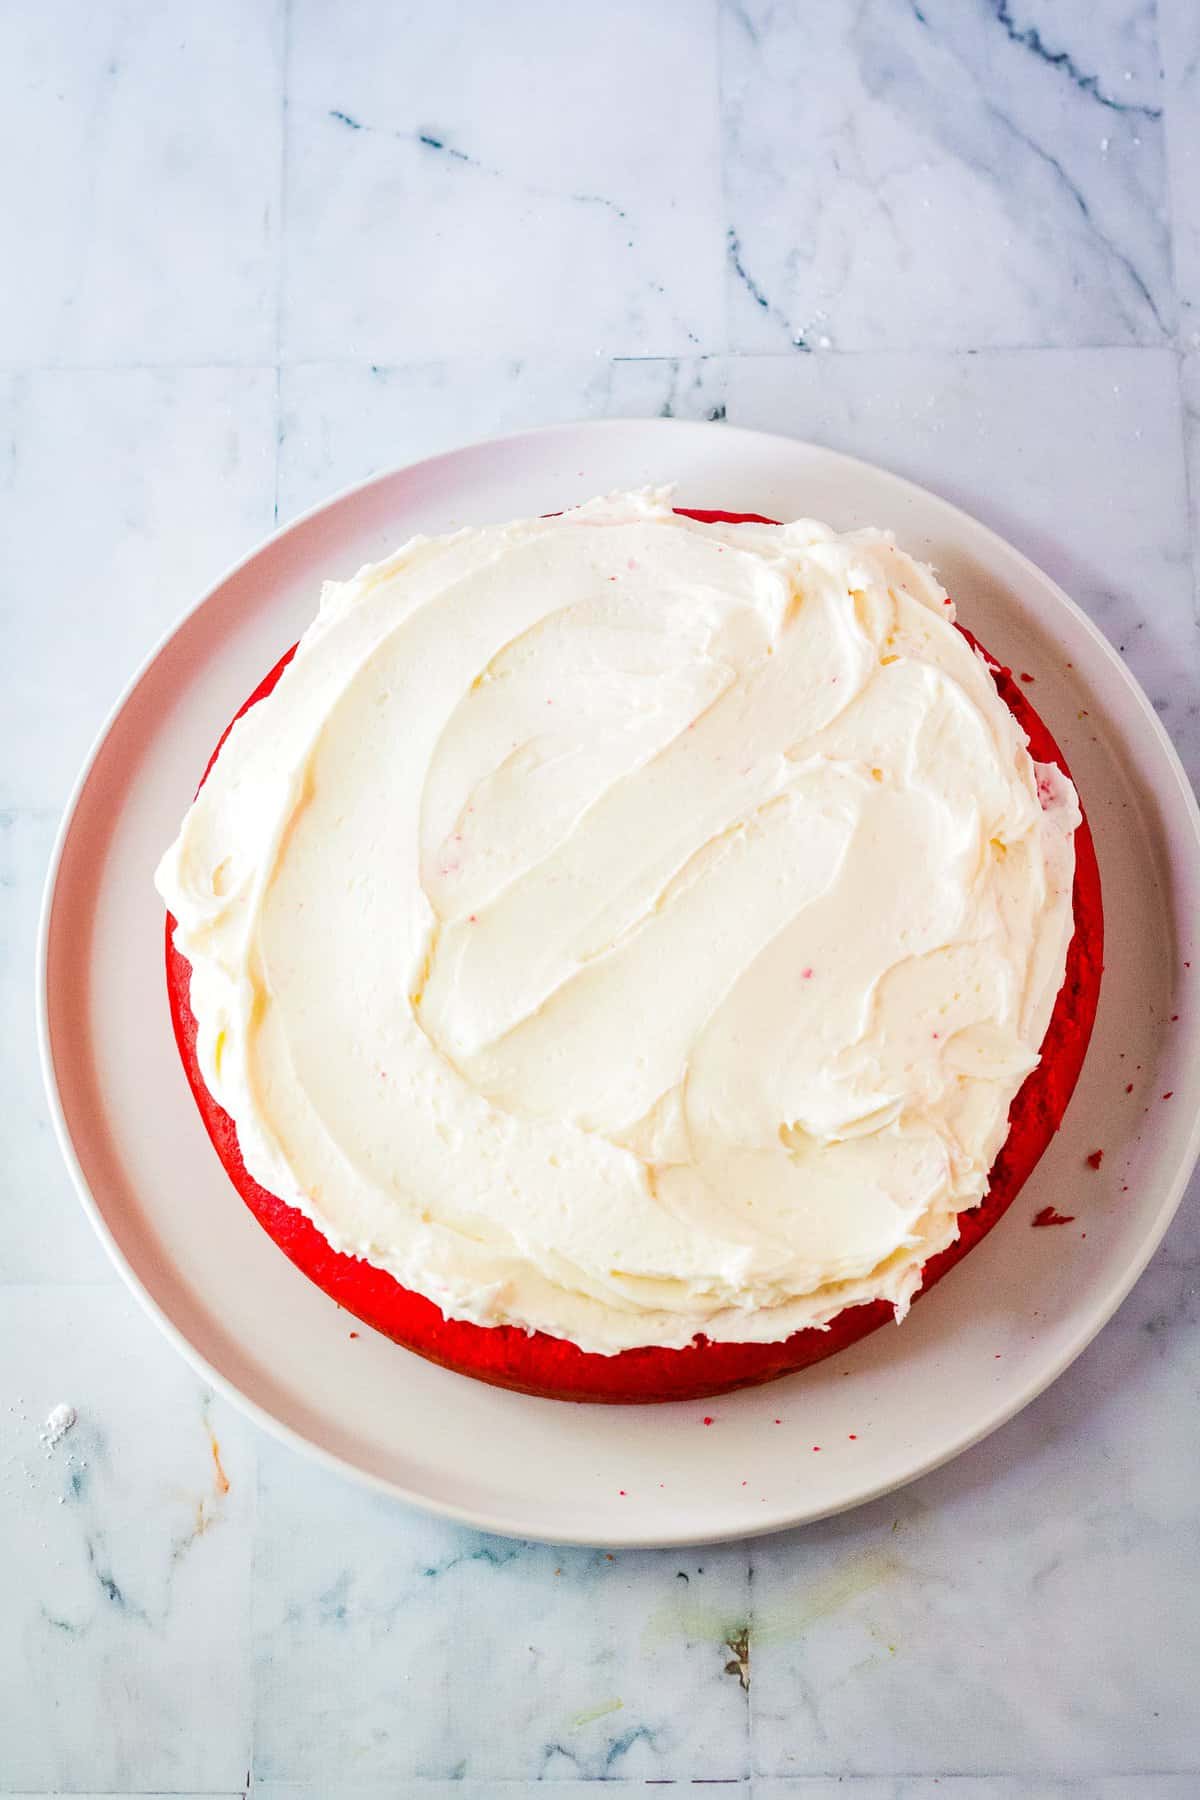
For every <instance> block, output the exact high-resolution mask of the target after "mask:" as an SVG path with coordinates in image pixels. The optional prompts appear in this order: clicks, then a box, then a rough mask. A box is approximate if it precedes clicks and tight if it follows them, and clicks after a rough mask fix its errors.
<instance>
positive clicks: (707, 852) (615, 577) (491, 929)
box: [157, 490, 1080, 1353]
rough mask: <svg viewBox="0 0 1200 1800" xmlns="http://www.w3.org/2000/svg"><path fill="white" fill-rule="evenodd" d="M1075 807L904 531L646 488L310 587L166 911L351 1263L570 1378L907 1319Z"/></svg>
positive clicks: (264, 1107)
mask: <svg viewBox="0 0 1200 1800" xmlns="http://www.w3.org/2000/svg"><path fill="white" fill-rule="evenodd" d="M1079 816H1080V815H1079V810H1078V806H1077V803H1076V799H1075V794H1074V790H1073V789H1072V787H1071V785H1070V783H1069V782H1068V781H1067V779H1066V777H1065V776H1063V775H1062V774H1061V772H1060V771H1059V770H1058V769H1057V768H1054V767H1051V766H1045V765H1037V764H1035V763H1034V762H1033V761H1032V759H1031V758H1030V755H1029V753H1028V750H1027V748H1026V744H1025V739H1024V737H1023V734H1022V733H1021V731H1020V729H1019V727H1018V726H1017V724H1016V722H1015V720H1014V719H1013V717H1012V715H1011V714H1010V713H1009V711H1008V710H1007V708H1006V707H1005V706H1004V704H1003V702H1002V701H1001V700H1000V698H999V696H998V694H997V692H996V689H995V685H994V683H993V681H992V678H991V676H990V674H989V672H988V669H987V666H986V664H985V662H984V660H983V658H982V657H981V656H980V655H979V654H978V653H977V652H975V651H974V650H973V649H972V648H971V647H970V646H969V645H968V643H967V642H966V640H965V639H964V638H963V637H962V635H961V634H960V633H959V632H958V631H956V629H955V628H954V608H953V606H952V604H951V602H950V600H949V599H948V597H947V595H946V594H945V592H944V591H943V589H942V588H941V586H940V585H939V583H938V582H937V580H936V579H935V577H934V575H933V573H932V572H931V570H930V569H929V568H927V567H925V566H924V565H923V564H921V563H919V562H917V561H914V560H913V559H912V558H911V557H910V556H908V555H906V554H905V553H904V552H903V551H902V550H900V549H899V548H898V547H897V546H896V544H895V542H894V541H893V539H892V537H891V536H890V535H889V534H887V533H885V532H881V531H876V530H861V531H855V532H851V533H848V534H845V535H839V534H837V533H835V532H833V531H831V530H830V529H828V528H827V527H825V526H823V525H820V524H816V523H814V522H812V521H810V520H799V521H797V522H795V523H791V524H786V525H782V526H778V527H776V526H767V525H756V524H740V525H733V524H720V523H717V524H703V523H700V522H698V521H695V520H692V519H688V518H685V517H681V516H680V515H678V514H676V513H674V512H673V511H672V510H671V495H670V493H669V491H667V490H648V491H645V492H640V493H631V494H621V495H616V496H611V497H609V498H606V499H600V500H594V501H591V502H589V503H588V504H587V505H585V506H581V507H579V508H577V509H575V510H573V511H571V512H568V513H565V514H563V515H561V516H558V517H552V518H543V519H526V520H521V521H518V522H516V523H513V524H508V525H502V526H494V527H487V528H483V529H478V530H475V529H472V530H464V531H459V532H456V533H453V534H451V535H448V536H444V537H438V538H414V539H413V540H412V541H411V542H409V543H407V544H406V545H404V546H403V548H401V549H400V550H398V551H397V552H396V554H395V555H394V556H391V557H389V558H388V559H387V560H386V561H385V562H381V563H378V564H375V565H373V566H370V567H367V568H364V569H362V570H361V571H360V572H359V573H358V575H356V576H355V577H354V579H353V580H351V581H347V582H343V583H330V584H327V585H326V587H325V589H324V592H323V594H322V598H321V605H320V611H319V613H318V615H317V617H316V619H315V620H314V622H313V623H312V625H311V626H310V627H309V629H308V630H307V631H306V632H305V634H304V636H303V638H302V639H301V641H300V645H299V648H298V650H297V652H296V655H295V658H294V660H293V661H292V662H291V664H290V665H289V666H288V668H287V669H286V670H285V672H284V673H283V675H282V677H281V679H280V680H279V682H278V684H277V686H276V687H275V689H274V691H273V692H272V693H271V694H270V695H269V696H268V697H267V698H266V699H264V700H262V701H260V702H259V703H258V704H257V705H256V706H254V707H253V708H252V709H251V710H250V711H249V712H248V713H247V714H246V715H245V716H244V717H243V718H242V719H241V720H240V721H239V722H238V723H237V724H236V725H235V726H234V728H233V730H232V732H231V733H230V734H229V737H228V738H227V740H226V742H225V744H224V746H223V748H222V750H221V753H220V755H219V756H218V758H217V760H216V762H215V764H214V766H213V768H212V770H211V772H210V774H209V776H208V779H207V781H206V782H205V784H204V786H203V788H202V789H201V791H200V793H199V795H198V797H197V799H196V801H195V803H194V804H193V806H192V807H191V809H190V810H189V812H188V813H187V816H186V818H185V819H184V821H183V825H182V828H181V830H180V833H179V836H178V837H177V839H176V841H175V842H174V844H173V845H172V846H171V848H170V849H169V850H168V851H167V853H166V855H165V856H164V858H163V860H162V863H161V865H160V867H159V870H158V875H157V882H158V887H159V891H160V893H161V894H162V896H163V898H164V899H165V901H166V903H167V905H168V907H169V908H170V910H171V912H172V913H173V914H174V916H175V918H176V920H177V926H176V932H175V942H176V945H177V947H178V949H179V950H180V951H181V952H182V954H183V955H184V956H185V957H186V958H187V959H188V961H189V962H190V964H191V966H192V977H191V1004H192V1008H193V1011H194V1012H195V1015H196V1019H197V1022H198V1041H197V1049H198V1055H199V1061H200V1067H201V1070H202V1073H203V1076H204V1080H205V1081H206V1083H207V1085H208V1087H209V1088H210V1090H211V1092H212V1093H213V1095H214V1097H215V1098H216V1099H217V1100H218V1101H219V1102H220V1104H221V1105H222V1106H223V1107H224V1108H225V1109H226V1111H227V1112H228V1113H229V1114H230V1115H231V1116H232V1118H233V1120H234V1122H235V1124H236V1127H237V1133H238V1140H239V1143H240V1146H241V1150H242V1154H243V1158H244V1160H245V1163H246V1166H247V1168H248V1170H249V1171H250V1173H251V1174H252V1175H253V1176H254V1177H255V1178H256V1179H257V1180H258V1181H259V1182H260V1183H262V1185H263V1186H264V1187H266V1188H268V1189H269V1190H270V1191H272V1192H273V1193H275V1194H278V1195H279V1196H281V1197H282V1198H283V1199H285V1200H287V1201H289V1202H290V1203H291V1204H293V1205H294V1206H296V1207H298V1208H299V1209H300V1210H301V1211H302V1212H303V1213H304V1214H305V1215H306V1216H307V1217H308V1218H309V1219H311V1220H312V1221H313V1223H314V1224H315V1225H316V1226H317V1227H318V1228H319V1229H320V1230H321V1232H322V1233H323V1234H324V1235H325V1237H326V1238H327V1239H328V1240H329V1242H330V1243H331V1244H332V1245H333V1246H334V1247H335V1248H336V1249H338V1250H342V1251H346V1252H349V1253H350V1254H352V1255H354V1256H359V1257H363V1258H365V1259H366V1260H367V1261H369V1262H370V1263H372V1264H375V1265H377V1266H378V1267H380V1268H383V1269H386V1270H388V1271H389V1272H390V1273H391V1274H392V1275H394V1276H395V1277H396V1279H397V1280H398V1281H400V1282H401V1283H402V1284H403V1285H404V1286H405V1287H407V1288H410V1289H414V1290H416V1291H417V1292H419V1293H421V1294H424V1295H426V1296H427V1297H428V1298H430V1299H431V1300H433V1301H435V1302H436V1303H437V1305H438V1306H440V1307H441V1308H442V1309H443V1311H444V1312H445V1313H446V1315H447V1316H449V1317H454V1318H464V1319H471V1320H474V1321H477V1322H479V1323H482V1324H489V1325H492V1324H514V1325H518V1326H523V1327H525V1328H527V1329H540V1330H544V1331H547V1332H550V1333H552V1334H554V1335H556V1336H558V1337H563V1338H567V1339H570V1340H571V1341H573V1342H575V1343H577V1344H579V1345H581V1346H582V1347H583V1348H584V1349H587V1350H592V1351H600V1352H604V1353H612V1352H616V1351H620V1350H623V1349H626V1348H630V1347H633V1346H638V1345H664V1346H681V1345H684V1344H687V1343H688V1342H689V1341H690V1340H691V1339H692V1338H693V1337H694V1336H695V1335H696V1334H697V1333H703V1334H705V1335H706V1336H707V1337H709V1338H710V1339H713V1340H726V1341H735V1342H736V1341H746V1342H750V1341H755V1342H773V1341H776V1340H779V1339H781V1338H783V1337H786V1336H787V1335H789V1334H790V1333H791V1332H793V1331H795V1330H797V1329H799V1328H801V1327H804V1326H811V1325H818V1326H819V1325H822V1324H825V1323H827V1322H828V1321H829V1319H831V1318H832V1317H833V1316H834V1315H835V1314H836V1313H838V1312H839V1311H840V1310H841V1309H842V1308H843V1307H845V1306H847V1305H853V1304H857V1303H860V1302H863V1301H867V1300H871V1299H876V1298H883V1299H886V1300H888V1301H890V1302H891V1303H892V1304H893V1305H894V1306H895V1307H896V1309H897V1314H898V1316H899V1315H902V1314H903V1312H904V1310H905V1308H906V1307H907V1305H908V1302H909V1301H910V1299H911V1297H912V1295H913V1294H914V1292H915V1291H916V1290H917V1288H918V1287H919V1285H920V1280H921V1268H922V1265H923V1264H924V1262H925V1261H926V1260H927V1259H928V1258H929V1257H930V1256H932V1255H933V1254H934V1253H936V1252H937V1251H938V1250H940V1249H942V1248H944V1247H945V1246H946V1245H947V1244H949V1243H950V1242H951V1241H952V1240H953V1239H954V1238H955V1237H956V1235H957V1216H958V1214H959V1212H961V1211H962V1210H964V1209H965V1208H969V1207H971V1206H974V1205H975V1204H977V1203H978V1202H979V1200H980V1199H981V1198H982V1197H983V1195H984V1194H985V1193H986V1191H987V1182H988V1171H989V1168H990V1167H991V1164H992V1163H993V1161H994V1159H995V1157H996V1155H997V1153H998V1152H999V1150H1000V1147H1001V1145H1002V1144H1003V1141H1004V1138H1005V1134H1006V1129H1007V1116H1008V1109H1009V1106H1010V1104H1011V1102H1012V1100H1013V1097H1014V1096H1015V1094H1016V1092H1017V1090H1018V1088H1019V1087H1020V1085H1021V1083H1022V1082H1023V1080H1024V1079H1025V1077H1026V1075H1027V1074H1028V1073H1029V1071H1030V1070H1031V1069H1032V1068H1033V1067H1034V1066H1035V1064H1036V1062H1037V1057H1038V1047H1039V1045H1040V1043H1041V1041H1042V1038H1043V1036H1044V1033H1045V1030H1046V1027H1047V1024H1048V1022H1049V1018H1050V1013H1051V1010H1052V1007H1053V1004H1054V1000H1055V996H1056V994H1057V992H1058V989H1059V987H1060V985H1061V983H1062V979H1063V972H1064V966H1065V960H1066V952H1067V947H1068V944H1069V941H1070V937H1071V932H1072V923H1073V921H1072V907H1071V890H1072V879H1073V872H1074V850H1073V843H1072V834H1073V832H1074V830H1075V827H1076V825H1077V824H1078V822H1079Z"/></svg>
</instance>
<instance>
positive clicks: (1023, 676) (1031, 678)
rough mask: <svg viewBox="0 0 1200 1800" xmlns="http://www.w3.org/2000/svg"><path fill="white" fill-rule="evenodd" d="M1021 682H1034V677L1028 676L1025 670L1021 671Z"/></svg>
mask: <svg viewBox="0 0 1200 1800" xmlns="http://www.w3.org/2000/svg"><path fill="white" fill-rule="evenodd" d="M1021 680H1022V681H1032V680H1033V676H1032V675H1027V674H1026V672H1025V670H1024V669H1022V670H1021Z"/></svg>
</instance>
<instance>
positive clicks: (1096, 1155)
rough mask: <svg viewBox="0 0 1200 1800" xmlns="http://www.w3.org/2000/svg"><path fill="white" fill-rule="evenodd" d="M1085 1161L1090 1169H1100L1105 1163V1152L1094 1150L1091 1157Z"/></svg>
mask: <svg viewBox="0 0 1200 1800" xmlns="http://www.w3.org/2000/svg"><path fill="white" fill-rule="evenodd" d="M1085 1160H1086V1162H1087V1166H1088V1168H1089V1169H1098V1168H1099V1167H1100V1164H1101V1163H1102V1162H1103V1161H1104V1152H1103V1150H1093V1151H1092V1153H1091V1155H1090V1156H1089V1157H1087V1158H1086V1159H1085Z"/></svg>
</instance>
